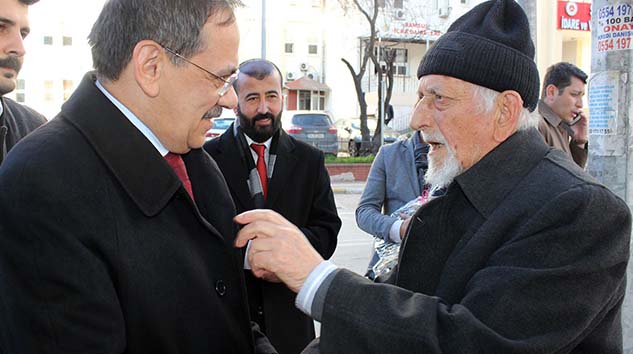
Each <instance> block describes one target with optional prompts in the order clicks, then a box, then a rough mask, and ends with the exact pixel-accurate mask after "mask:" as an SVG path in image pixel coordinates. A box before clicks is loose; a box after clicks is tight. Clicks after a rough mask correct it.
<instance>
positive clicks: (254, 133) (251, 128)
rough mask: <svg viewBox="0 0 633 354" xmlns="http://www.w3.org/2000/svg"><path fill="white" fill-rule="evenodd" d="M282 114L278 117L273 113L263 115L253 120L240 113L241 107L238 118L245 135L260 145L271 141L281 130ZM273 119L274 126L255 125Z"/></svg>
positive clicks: (238, 109)
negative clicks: (259, 121) (263, 120)
mask: <svg viewBox="0 0 633 354" xmlns="http://www.w3.org/2000/svg"><path fill="white" fill-rule="evenodd" d="M281 113H282V111H280V112H279V114H277V115H276V116H274V115H273V114H272V113H270V112H268V113H263V114H258V115H256V116H254V117H253V118H248V117H246V115H244V113H242V111H240V107H239V106H238V107H237V117H238V118H239V120H240V127H241V128H242V131H243V132H244V134H246V135H248V137H249V138H251V139H253V141H255V142H258V143H263V142H265V141H266V140H268V139H270V138H271V137H272V136H273V135H275V134H276V133H277V132H278V131H279V129H280V128H281ZM269 118H270V119H272V122H273V124H271V125H267V126H258V125H257V124H255V122H256V121H258V120H262V119H269Z"/></svg>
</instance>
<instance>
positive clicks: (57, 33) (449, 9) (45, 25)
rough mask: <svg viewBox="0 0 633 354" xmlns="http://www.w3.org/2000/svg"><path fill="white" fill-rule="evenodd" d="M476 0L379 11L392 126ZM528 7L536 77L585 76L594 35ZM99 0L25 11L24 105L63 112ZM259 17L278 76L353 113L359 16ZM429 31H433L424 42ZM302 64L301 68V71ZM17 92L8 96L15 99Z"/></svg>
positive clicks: (257, 50) (362, 23)
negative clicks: (309, 85)
mask: <svg viewBox="0 0 633 354" xmlns="http://www.w3.org/2000/svg"><path fill="white" fill-rule="evenodd" d="M482 1H483V0H442V1H434V0H405V1H404V2H403V3H404V5H403V9H402V10H399V11H396V10H397V9H388V8H386V9H385V10H383V11H382V12H381V17H380V19H379V21H378V29H379V30H380V31H381V36H382V38H384V39H385V42H383V43H384V44H386V45H388V44H389V43H390V42H389V41H388V38H390V37H394V38H395V37H398V36H399V39H400V40H403V41H402V42H400V43H398V44H397V47H399V48H406V49H407V50H408V61H407V74H406V75H404V76H400V77H397V78H396V86H395V88H394V92H393V96H392V104H393V105H394V108H395V113H396V117H397V119H396V122H394V124H396V128H397V129H405V128H406V126H407V122H408V119H409V115H410V111H411V106H412V104H413V103H414V102H415V98H416V94H415V91H416V89H417V78H416V75H415V73H416V70H417V65H418V63H419V61H420V59H421V58H422V56H423V55H424V53H425V51H426V48H427V47H428V45H431V44H432V43H433V40H434V39H435V38H437V36H438V35H439V34H441V33H443V32H445V31H446V29H447V28H448V26H449V25H450V24H451V23H452V22H453V21H454V20H455V19H456V18H457V17H459V16H461V15H462V14H463V13H464V12H466V11H467V10H468V9H470V8H472V7H473V6H475V5H477V4H479V3H480V2H482ZM525 1H527V0H525ZM532 1H535V2H536V5H537V6H536V8H537V14H536V19H537V38H538V40H537V44H538V45H537V64H538V67H539V70H540V72H541V75H543V74H544V72H545V70H546V68H547V67H548V66H549V65H551V64H552V63H555V62H558V61H561V60H567V61H571V62H573V63H575V64H576V65H578V66H579V67H581V68H582V69H583V70H585V71H586V72H588V73H589V72H590V63H591V38H590V34H589V33H588V32H580V31H570V30H558V29H556V10H557V7H556V6H557V1H552V0H532ZM103 2H104V0H91V1H85V0H56V1H54V2H51V1H40V2H39V3H37V4H35V5H33V6H32V7H31V11H30V12H31V13H30V19H31V24H32V32H31V34H30V36H29V37H28V39H27V43H26V46H27V52H28V53H27V57H26V61H25V65H24V67H23V70H22V72H21V73H20V76H19V78H20V79H22V80H24V83H25V87H24V89H21V90H20V91H19V93H21V94H23V95H24V96H23V97H24V98H25V102H26V103H27V104H28V105H30V106H33V107H34V108H36V109H38V110H39V111H41V112H43V113H44V114H45V115H47V116H48V117H49V118H50V117H53V116H54V115H55V114H56V113H57V112H58V111H59V107H60V106H61V104H62V103H63V101H64V99H65V98H66V97H67V96H68V94H69V93H70V92H71V91H72V90H73V89H74V88H75V87H76V86H77V84H78V83H79V82H80V80H81V78H82V76H83V75H84V73H85V72H87V71H89V70H91V68H92V60H91V56H90V48H89V46H88V44H87V40H86V37H87V35H88V33H89V31H90V28H91V26H92V24H93V23H94V21H95V19H96V18H97V16H98V13H99V11H100V9H101V7H102V5H103ZM584 2H588V0H584ZM244 3H245V5H246V6H245V7H243V8H240V9H238V10H237V18H238V23H239V27H240V34H241V43H240V50H239V56H240V61H243V60H246V59H250V58H258V57H261V54H262V35H261V33H262V22H261V21H262V0H245V1H244ZM387 3H390V2H387ZM440 8H441V9H440ZM440 12H442V13H443V15H442V16H440ZM265 18H266V57H267V59H269V60H272V61H273V62H275V63H276V64H277V65H278V66H279V67H280V69H281V71H282V73H283V74H284V75H286V73H292V75H293V76H294V77H295V78H297V77H301V76H302V75H304V74H306V73H308V72H311V73H313V74H315V75H316V77H317V80H318V81H320V82H323V83H325V84H327V85H328V86H329V88H330V92H329V95H328V97H327V100H326V107H325V108H326V110H328V111H330V112H331V113H332V115H333V116H334V117H335V119H337V118H350V117H357V116H358V114H359V108H358V103H357V99H356V92H355V88H354V84H353V81H352V78H351V75H350V72H349V70H348V68H347V67H346V66H345V65H344V63H343V62H342V60H341V59H342V58H345V59H347V60H348V61H349V62H350V63H351V64H352V66H353V67H354V69H355V70H356V71H357V70H358V68H359V66H360V51H361V48H360V43H361V41H360V38H361V37H363V36H367V33H368V29H369V27H368V24H367V21H366V19H365V18H363V17H362V15H361V14H360V12H359V11H358V10H356V9H353V8H352V9H350V10H349V11H348V12H347V13H346V12H345V11H343V9H342V8H341V6H340V3H339V2H338V1H319V0H310V1H308V0H304V1H298V0H274V1H273V0H267V1H266V14H265ZM425 26H426V27H425ZM425 29H426V30H432V31H436V32H438V33H436V35H432V36H430V35H429V36H426V35H425V34H424V33H423V32H424V30H425ZM416 31H417V32H416ZM46 36H48V37H52V40H53V44H52V45H48V44H44V37H46ZM64 37H71V38H72V45H64V43H63V40H64ZM407 38H408V39H409V40H407ZM286 43H292V44H293V52H292V53H286V50H285V49H286V48H285V44H286ZM310 45H315V46H316V47H317V53H316V54H310V53H309V52H308V48H309V46H310ZM391 45H393V43H391ZM301 64H306V70H302V69H301ZM376 83H377V77H376V75H375V74H374V69H373V67H372V66H371V65H370V66H369V67H368V70H367V72H366V74H365V78H364V87H363V89H364V90H365V91H366V99H367V101H368V104H369V108H368V112H369V113H370V114H372V113H374V112H375V111H376V107H377V92H376ZM64 85H66V91H64ZM16 93H18V92H14V93H12V94H10V95H9V96H12V97H16ZM397 121H400V123H397Z"/></svg>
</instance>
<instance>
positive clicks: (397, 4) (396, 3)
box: [393, 0, 464, 9]
mask: <svg viewBox="0 0 633 354" xmlns="http://www.w3.org/2000/svg"><path fill="white" fill-rule="evenodd" d="M462 1H464V0H462ZM403 2H404V1H403V0H393V7H394V8H396V9H401V8H402V7H403V6H404V4H403Z"/></svg>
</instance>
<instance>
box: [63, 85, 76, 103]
mask: <svg viewBox="0 0 633 354" xmlns="http://www.w3.org/2000/svg"><path fill="white" fill-rule="evenodd" d="M62 83H63V85H64V101H66V100H67V99H68V97H70V95H71V94H72V93H73V90H74V89H75V85H74V84H73V80H64V81H63V82H62Z"/></svg>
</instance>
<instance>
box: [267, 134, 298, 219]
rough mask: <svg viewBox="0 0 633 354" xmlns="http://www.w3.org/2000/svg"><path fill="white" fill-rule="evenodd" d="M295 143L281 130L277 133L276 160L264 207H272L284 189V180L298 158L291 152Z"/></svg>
mask: <svg viewBox="0 0 633 354" xmlns="http://www.w3.org/2000/svg"><path fill="white" fill-rule="evenodd" d="M294 149H295V144H294V143H293V142H292V140H291V139H290V137H289V136H288V135H287V134H286V133H285V132H284V131H283V130H282V131H281V134H280V135H279V143H278V145H277V161H276V162H275V169H274V170H273V176H272V177H271V179H270V180H269V181H268V198H267V199H266V207H267V208H272V206H273V205H274V203H275V200H277V198H278V197H279V195H280V194H282V193H283V191H284V186H285V185H286V181H287V180H288V178H289V177H290V176H291V174H292V171H293V170H294V168H295V165H296V164H297V161H298V158H297V157H296V156H295V155H294V154H293V152H294Z"/></svg>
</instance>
